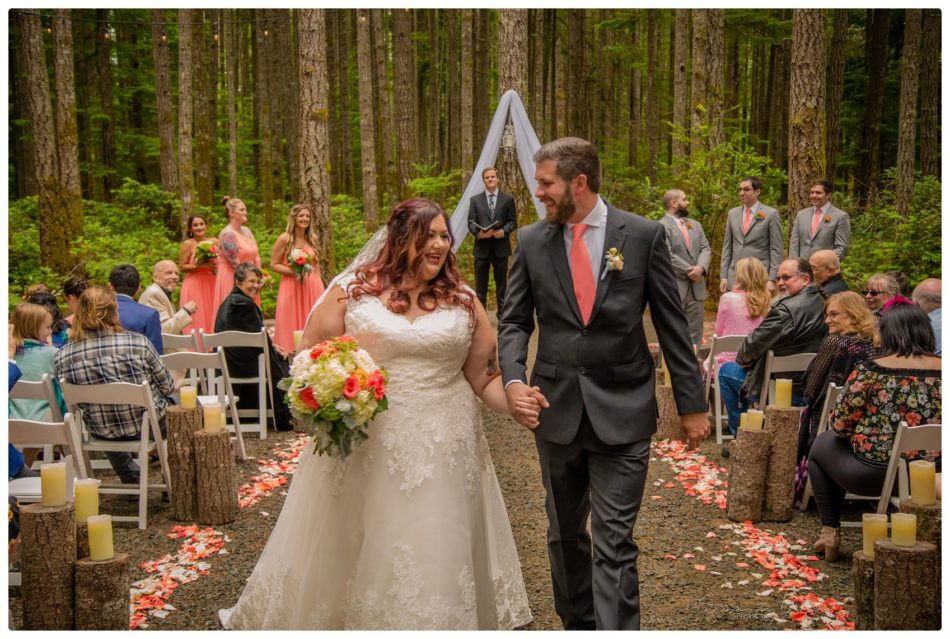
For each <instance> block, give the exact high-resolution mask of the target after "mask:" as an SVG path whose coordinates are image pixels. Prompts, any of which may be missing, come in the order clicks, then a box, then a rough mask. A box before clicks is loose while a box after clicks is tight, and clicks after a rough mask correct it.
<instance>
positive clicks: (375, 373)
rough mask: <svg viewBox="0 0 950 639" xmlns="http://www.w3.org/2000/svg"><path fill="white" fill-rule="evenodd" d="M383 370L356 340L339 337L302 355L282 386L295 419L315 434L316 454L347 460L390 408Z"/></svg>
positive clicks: (298, 356) (295, 360)
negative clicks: (375, 418) (371, 422)
mask: <svg viewBox="0 0 950 639" xmlns="http://www.w3.org/2000/svg"><path fill="white" fill-rule="evenodd" d="M386 377H387V373H386V371H385V369H382V368H379V367H378V366H376V363H375V362H374V361H373V358H372V357H370V355H369V353H367V352H366V351H365V350H363V349H362V348H360V345H359V344H358V343H357V342H356V340H355V339H353V338H352V337H350V336H349V335H341V336H340V337H334V338H333V339H328V340H326V341H325V342H321V343H319V344H317V345H316V346H314V347H313V348H311V349H309V350H304V351H301V352H300V353H298V354H297V356H296V357H294V361H293V363H292V364H291V365H290V377H285V378H284V379H282V380H280V383H279V384H278V385H277V386H278V388H280V389H281V390H283V391H285V392H286V394H287V403H288V405H289V406H290V412H291V414H293V416H294V417H296V418H297V419H299V420H300V421H302V422H303V423H304V424H305V425H306V426H307V427H308V429H310V430H311V431H312V434H313V441H314V443H315V448H314V451H315V452H316V453H318V454H320V455H324V454H326V455H330V456H332V457H339V458H340V459H346V457H347V456H348V455H349V454H350V453H351V452H353V448H354V447H355V446H356V445H357V444H359V443H360V442H361V441H363V440H364V439H366V438H367V437H369V432H368V426H369V422H370V421H371V420H372V419H373V418H374V417H375V416H376V415H378V414H379V413H381V412H383V411H384V410H386V408H387V407H388V402H387V398H386Z"/></svg>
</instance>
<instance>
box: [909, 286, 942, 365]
mask: <svg viewBox="0 0 950 639" xmlns="http://www.w3.org/2000/svg"><path fill="white" fill-rule="evenodd" d="M940 284H941V282H940V280H938V279H936V278H934V277H931V278H928V279H926V280H924V281H923V282H921V283H920V284H918V285H917V287H916V288H915V289H914V292H913V293H912V294H911V297H912V298H913V300H914V304H916V305H917V306H919V307H920V308H921V309H923V311H924V312H925V313H926V314H927V316H928V317H929V318H930V324H931V325H932V326H933V328H934V337H936V338H937V350H936V352H935V354H936V355H940V352H941V350H942V349H941V347H940V319H941V318H940Z"/></svg>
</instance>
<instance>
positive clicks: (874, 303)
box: [861, 273, 900, 317]
mask: <svg viewBox="0 0 950 639" xmlns="http://www.w3.org/2000/svg"><path fill="white" fill-rule="evenodd" d="M898 293H900V286H899V285H898V284H897V280H895V279H894V278H893V277H891V276H890V275H887V274H886V273H875V274H874V275H872V276H871V277H869V278H868V281H867V283H866V284H865V285H864V288H863V289H861V295H863V296H864V303H865V304H867V306H868V308H869V309H871V312H872V313H874V316H875V317H880V316H881V309H882V308H884V304H885V303H887V301H888V300H889V299H891V298H892V297H894V296H895V295H897V294H898Z"/></svg>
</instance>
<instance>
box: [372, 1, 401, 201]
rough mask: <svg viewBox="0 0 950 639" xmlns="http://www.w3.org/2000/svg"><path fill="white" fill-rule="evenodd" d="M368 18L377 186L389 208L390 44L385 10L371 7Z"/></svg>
mask: <svg viewBox="0 0 950 639" xmlns="http://www.w3.org/2000/svg"><path fill="white" fill-rule="evenodd" d="M370 19H371V20H372V26H373V50H374V55H375V60H376V63H375V65H374V72H375V73H376V113H377V114H378V117H379V120H378V124H379V126H377V127H376V130H377V131H379V151H378V154H379V157H380V162H379V166H380V171H379V178H380V179H379V183H380V190H381V191H383V192H384V193H386V194H387V195H388V198H387V200H386V202H385V206H384V208H385V209H387V211H388V209H389V207H391V206H392V205H393V204H395V203H396V201H397V198H398V189H397V188H396V154H395V151H394V150H393V133H394V129H393V107H392V101H391V99H390V97H391V95H392V85H391V84H390V82H389V67H390V64H389V47H388V46H387V37H386V31H385V29H383V21H384V20H385V13H383V11H382V10H380V9H371V10H370Z"/></svg>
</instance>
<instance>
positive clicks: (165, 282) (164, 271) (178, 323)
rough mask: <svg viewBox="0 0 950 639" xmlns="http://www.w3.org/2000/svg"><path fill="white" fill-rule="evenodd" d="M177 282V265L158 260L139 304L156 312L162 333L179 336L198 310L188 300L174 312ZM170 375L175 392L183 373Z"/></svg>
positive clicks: (178, 371)
mask: <svg viewBox="0 0 950 639" xmlns="http://www.w3.org/2000/svg"><path fill="white" fill-rule="evenodd" d="M179 281H180V276H179V275H178V265H177V264H175V263H174V262H172V261H171V260H160V261H158V262H156V263H155V266H153V267H152V283H151V284H150V285H149V286H147V287H146V288H145V290H144V291H142V294H141V295H139V304H142V305H143V306H148V307H149V308H151V309H154V310H156V311H158V320H159V321H160V322H161V324H162V332H163V333H169V334H171V335H181V334H182V331H183V330H184V328H185V327H186V326H188V325H189V324H191V316H192V315H194V314H195V312H196V311H197V310H198V303H197V302H195V301H194V300H189V301H187V302H185V303H184V304H183V305H182V307H181V308H180V309H179V310H178V311H175V305H174V304H173V303H172V293H174V292H175V289H176V288H178V282H179ZM163 346H164V345H163ZM166 352H169V353H171V352H174V351H171V350H170V351H166ZM162 354H163V355H164V353H162ZM171 373H172V379H174V380H175V389H176V390H177V389H179V388H181V386H182V384H184V383H185V371H184V370H180V369H176V370H173V371H171Z"/></svg>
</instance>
